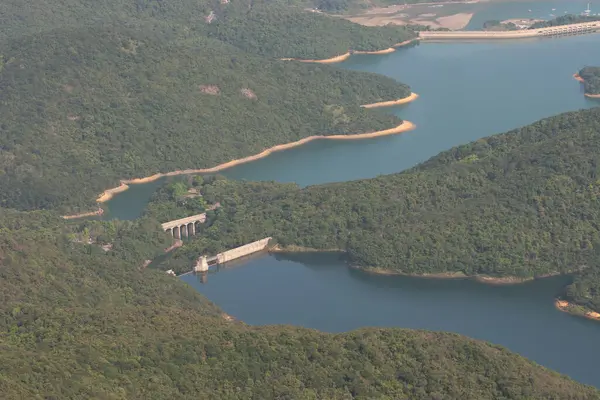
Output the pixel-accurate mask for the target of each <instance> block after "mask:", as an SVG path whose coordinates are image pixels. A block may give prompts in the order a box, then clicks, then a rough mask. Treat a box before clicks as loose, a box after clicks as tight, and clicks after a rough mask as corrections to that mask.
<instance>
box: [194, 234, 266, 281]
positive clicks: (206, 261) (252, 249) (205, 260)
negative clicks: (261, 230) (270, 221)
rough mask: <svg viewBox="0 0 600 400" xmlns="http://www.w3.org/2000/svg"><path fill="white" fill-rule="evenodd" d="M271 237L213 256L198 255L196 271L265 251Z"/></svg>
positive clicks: (206, 269)
mask: <svg viewBox="0 0 600 400" xmlns="http://www.w3.org/2000/svg"><path fill="white" fill-rule="evenodd" d="M271 239H272V238H271V237H267V238H264V239H261V240H257V241H256V242H252V243H248V244H245V245H243V246H240V247H236V248H235V249H231V250H227V251H224V252H222V253H219V254H217V255H216V256H213V257H207V256H205V255H202V256H200V257H198V259H197V260H196V263H195V265H194V272H206V271H208V266H209V265H211V264H219V265H220V264H224V263H226V262H229V261H233V260H236V259H238V258H242V257H245V256H249V255H251V254H254V253H258V252H259V251H263V250H265V249H267V248H268V247H269V242H270V241H271Z"/></svg>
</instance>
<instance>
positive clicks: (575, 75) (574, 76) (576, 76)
mask: <svg viewBox="0 0 600 400" xmlns="http://www.w3.org/2000/svg"><path fill="white" fill-rule="evenodd" d="M573 78H575V80H578V81H579V82H581V83H585V80H584V79H583V78H582V77H581V76H579V74H573Z"/></svg>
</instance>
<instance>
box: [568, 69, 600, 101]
mask: <svg viewBox="0 0 600 400" xmlns="http://www.w3.org/2000/svg"><path fill="white" fill-rule="evenodd" d="M573 78H575V80H576V81H578V82H581V83H585V79H583V78H582V77H581V75H579V73H574V74H573ZM583 95H584V96H585V97H587V98H588V99H600V93H599V94H591V93H584V94H583Z"/></svg>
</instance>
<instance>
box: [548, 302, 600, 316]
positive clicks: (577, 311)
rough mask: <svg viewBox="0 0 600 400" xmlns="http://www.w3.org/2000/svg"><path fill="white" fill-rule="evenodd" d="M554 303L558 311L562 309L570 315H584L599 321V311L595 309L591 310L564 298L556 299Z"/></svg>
mask: <svg viewBox="0 0 600 400" xmlns="http://www.w3.org/2000/svg"><path fill="white" fill-rule="evenodd" d="M554 305H555V306H556V308H557V309H559V310H560V311H563V312H566V313H569V314H572V315H577V316H581V317H585V318H587V319H593V320H594V321H600V314H599V313H597V312H595V311H591V310H586V309H585V308H584V307H583V306H578V305H575V304H573V303H569V302H568V301H566V300H559V299H556V301H555V302H554Z"/></svg>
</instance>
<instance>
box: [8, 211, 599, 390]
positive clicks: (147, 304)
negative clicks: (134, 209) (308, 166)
mask: <svg viewBox="0 0 600 400" xmlns="http://www.w3.org/2000/svg"><path fill="white" fill-rule="evenodd" d="M111 224H112V225H111ZM141 228H142V227H139V226H124V225H121V223H119V222H114V223H105V224H104V229H105V230H106V232H105V239H109V238H110V240H112V241H113V243H112V244H113V247H114V248H120V249H121V250H118V251H113V250H108V251H104V250H102V249H101V248H100V247H99V246H98V245H97V244H96V243H92V244H85V243H81V242H78V241H77V238H76V237H75V235H74V234H73V232H74V231H75V232H78V227H77V226H69V225H64V222H63V221H62V220H61V219H60V218H59V217H58V216H56V215H54V214H50V213H48V212H31V213H18V212H14V211H10V210H6V209H0V233H1V234H0V265H1V269H0V271H1V275H2V279H0V293H2V302H0V314H1V318H0V325H1V329H2V332H3V334H2V335H0V345H1V346H2V352H0V389H1V390H2V398H3V399H7V400H9V399H10V400H12V399H15V400H16V399H34V398H46V399H68V398H82V399H92V398H95V399H149V398H152V399H156V400H160V399H219V400H223V399H249V398H259V399H282V398H290V399H313V398H328V399H342V398H356V399H373V398H394V399H411V400H419V399H427V400H429V399H432V398H440V399H441V398H444V399H460V400H468V399H473V400H482V399H498V398H503V399H523V398H531V399H556V400H559V399H560V400H565V399H582V400H583V399H598V398H600V394H599V393H598V392H597V391H595V390H594V389H592V388H589V387H584V386H583V385H580V384H577V383H575V382H573V381H571V380H569V379H568V378H566V377H563V376H560V375H558V374H556V373H554V372H551V371H548V370H546V369H544V368H542V367H539V366H536V365H534V364H533V363H531V362H529V361H527V360H525V359H524V358H522V357H520V356H517V355H515V354H511V353H509V352H508V351H506V350H504V349H502V348H499V347H495V346H491V345H488V344H485V343H483V342H478V341H474V340H471V339H467V338H464V337H461V336H458V335H454V334H445V333H433V332H424V331H411V330H400V329H363V330H359V331H355V332H350V333H345V334H338V335H331V334H324V333H319V332H317V331H314V330H308V329H300V328H293V327H286V326H270V327H261V328H254V327H248V326H246V325H244V324H243V323H239V322H231V321H228V320H227V319H226V318H224V314H222V312H221V311H220V310H219V309H218V308H216V307H215V306H214V305H212V304H211V303H209V302H208V301H207V300H206V299H205V298H203V297H202V296H200V295H199V294H198V293H197V292H195V290H194V289H192V288H191V287H189V286H187V285H185V284H184V283H183V282H181V281H180V280H178V279H175V278H172V277H169V276H167V275H165V274H164V273H161V272H157V271H153V270H148V269H146V270H141V269H140V267H139V263H141V261H142V260H143V259H144V258H145V257H148V256H151V255H152V254H153V253H154V252H155V251H156V250H157V249H159V248H160V247H161V246H162V245H163V244H164V243H161V242H160V240H159V241H158V242H153V241H152V240H150V239H149V238H148V237H147V236H145V237H143V238H140V237H139V236H138V238H139V239H140V240H139V241H138V242H136V243H137V244H136V243H132V242H129V243H127V244H125V243H121V239H119V237H120V236H119V233H118V232H121V233H122V234H123V235H122V236H121V237H123V238H124V237H129V238H135V237H136V235H144V233H143V229H141ZM146 228H148V227H146ZM149 231H150V232H156V231H153V230H151V229H149ZM96 233H97V232H96ZM161 236H163V235H162V234H161ZM163 237H164V236H163ZM94 239H95V238H94ZM127 249H130V250H127ZM128 251H139V254H129V255H127V254H128ZM124 260H127V261H124Z"/></svg>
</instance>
